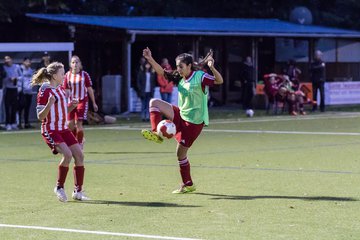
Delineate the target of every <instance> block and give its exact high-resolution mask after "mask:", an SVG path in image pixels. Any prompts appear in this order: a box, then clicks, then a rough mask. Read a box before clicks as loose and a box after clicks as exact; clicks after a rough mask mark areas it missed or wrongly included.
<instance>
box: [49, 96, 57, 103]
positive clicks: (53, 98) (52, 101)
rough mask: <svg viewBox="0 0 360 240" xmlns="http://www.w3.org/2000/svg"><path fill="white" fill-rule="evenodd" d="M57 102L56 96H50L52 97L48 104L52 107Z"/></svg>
mask: <svg viewBox="0 0 360 240" xmlns="http://www.w3.org/2000/svg"><path fill="white" fill-rule="evenodd" d="M55 101H56V98H55V96H54V95H50V97H49V98H48V103H49V104H50V105H53V104H54V103H55Z"/></svg>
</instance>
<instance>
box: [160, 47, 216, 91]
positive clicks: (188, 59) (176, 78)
mask: <svg viewBox="0 0 360 240" xmlns="http://www.w3.org/2000/svg"><path fill="white" fill-rule="evenodd" d="M212 55H213V51H212V50H211V49H210V51H209V52H208V53H207V54H206V56H205V57H204V59H203V60H202V61H201V62H198V63H197V62H194V58H193V56H192V55H191V54H189V53H182V54H180V55H178V56H177V57H176V58H175V61H178V60H179V61H180V62H183V63H185V64H186V65H189V64H191V70H193V71H198V70H201V69H203V67H204V65H205V64H206V62H207V58H208V57H210V56H212ZM164 76H165V78H166V79H167V80H169V81H171V82H173V83H174V84H175V85H177V84H178V83H179V82H180V80H181V79H182V76H180V74H179V72H178V71H176V70H174V71H172V72H168V71H166V70H165V72H164Z"/></svg>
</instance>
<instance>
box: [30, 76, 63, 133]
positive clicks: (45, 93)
mask: <svg viewBox="0 0 360 240" xmlns="http://www.w3.org/2000/svg"><path fill="white" fill-rule="evenodd" d="M51 95H53V96H54V97H55V99H56V100H55V103H54V104H53V105H52V106H51V109H50V111H49V113H48V115H47V116H46V118H45V119H44V120H42V121H41V132H42V133H44V132H49V131H62V130H65V129H68V126H67V105H68V104H67V99H66V93H65V89H64V88H63V86H61V85H60V86H58V87H57V88H54V87H52V86H51V85H50V84H49V83H44V84H42V85H41V87H40V89H39V93H38V95H37V106H36V110H37V112H38V113H39V112H40V111H41V110H42V109H44V108H45V106H46V104H47V102H48V99H49V97H50V96H51Z"/></svg>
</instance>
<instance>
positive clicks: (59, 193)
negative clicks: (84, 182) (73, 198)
mask: <svg viewBox="0 0 360 240" xmlns="http://www.w3.org/2000/svg"><path fill="white" fill-rule="evenodd" d="M54 193H55V194H56V197H57V198H58V199H59V201H60V202H67V196H66V193H65V191H64V188H58V187H57V186H56V187H55V188H54Z"/></svg>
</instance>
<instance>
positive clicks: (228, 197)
mask: <svg viewBox="0 0 360 240" xmlns="http://www.w3.org/2000/svg"><path fill="white" fill-rule="evenodd" d="M194 194H197V195H203V196H209V197H212V198H211V199H213V200H222V199H223V200H256V199H294V200H304V201H335V202H354V201H359V200H358V199H356V198H350V197H330V196H301V197H299V196H271V195H269V196H266V195H265V196H237V195H224V194H213V193H194Z"/></svg>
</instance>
